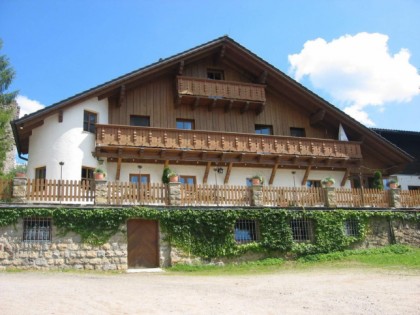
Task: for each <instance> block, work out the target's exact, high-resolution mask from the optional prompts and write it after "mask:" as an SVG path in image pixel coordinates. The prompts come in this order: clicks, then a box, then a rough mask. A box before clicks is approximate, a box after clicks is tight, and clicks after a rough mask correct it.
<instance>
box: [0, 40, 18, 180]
mask: <svg viewBox="0 0 420 315" xmlns="http://www.w3.org/2000/svg"><path fill="white" fill-rule="evenodd" d="M2 47H3V41H2V40H1V39H0V50H1V48H2ZM14 77H15V71H14V70H13V68H12V67H10V65H9V59H8V58H7V57H6V56H5V55H1V56H0V175H2V173H3V165H4V160H5V159H6V154H7V152H8V151H10V150H11V148H12V146H13V139H11V138H10V135H9V134H8V132H7V130H8V129H9V128H8V125H9V123H10V120H11V119H12V117H13V110H12V109H11V107H10V106H9V105H10V104H11V103H12V102H13V101H14V99H15V98H16V95H17V94H18V91H14V92H9V93H6V91H7V89H8V88H9V85H10V84H11V83H12V81H13V79H14Z"/></svg>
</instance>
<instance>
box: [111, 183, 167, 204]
mask: <svg viewBox="0 0 420 315" xmlns="http://www.w3.org/2000/svg"><path fill="white" fill-rule="evenodd" d="M107 187H108V197H107V200H108V204H110V205H130V204H132V205H138V204H147V205H152V204H154V205H164V204H167V187H166V186H165V185H164V184H160V183H153V184H140V185H138V184H136V183H122V182H108V184H107Z"/></svg>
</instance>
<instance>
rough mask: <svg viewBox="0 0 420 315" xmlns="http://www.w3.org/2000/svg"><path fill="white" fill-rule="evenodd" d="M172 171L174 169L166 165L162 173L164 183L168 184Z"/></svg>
mask: <svg viewBox="0 0 420 315" xmlns="http://www.w3.org/2000/svg"><path fill="white" fill-rule="evenodd" d="M171 173H172V170H171V169H170V168H169V167H165V168H164V169H163V173H162V183H164V184H168V183H169V174H171Z"/></svg>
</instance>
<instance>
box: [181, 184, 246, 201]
mask: <svg viewBox="0 0 420 315" xmlns="http://www.w3.org/2000/svg"><path fill="white" fill-rule="evenodd" d="M180 188H181V204H182V205H186V206H213V205H217V206H219V205H222V206H223V205H226V206H249V205H250V202H251V192H250V189H249V187H247V186H229V185H181V187H180Z"/></svg>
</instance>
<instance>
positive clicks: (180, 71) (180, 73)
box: [178, 60, 185, 75]
mask: <svg viewBox="0 0 420 315" xmlns="http://www.w3.org/2000/svg"><path fill="white" fill-rule="evenodd" d="M184 65H185V61H184V60H181V61H180V63H179V68H178V75H182V74H183V73H184Z"/></svg>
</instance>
